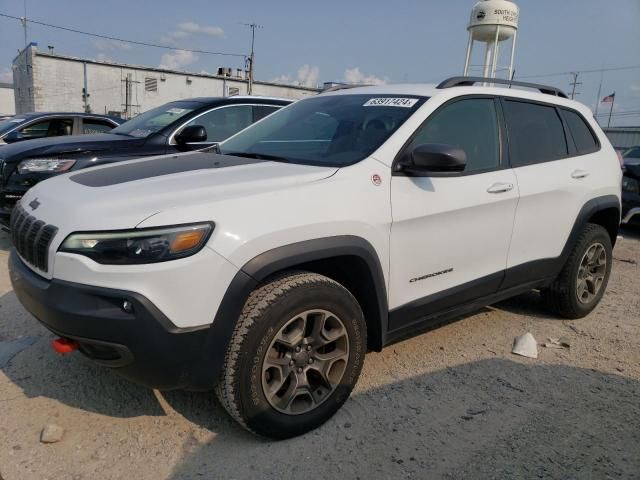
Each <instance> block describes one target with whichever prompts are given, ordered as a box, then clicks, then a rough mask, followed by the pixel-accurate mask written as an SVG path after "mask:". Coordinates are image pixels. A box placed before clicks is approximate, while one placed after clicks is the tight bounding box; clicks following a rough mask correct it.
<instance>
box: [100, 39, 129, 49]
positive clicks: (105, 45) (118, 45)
mask: <svg viewBox="0 0 640 480" xmlns="http://www.w3.org/2000/svg"><path fill="white" fill-rule="evenodd" d="M93 44H94V46H95V47H96V48H97V49H98V50H100V51H102V52H114V51H117V50H120V51H126V50H131V48H132V47H131V45H130V44H128V43H124V42H119V41H117V40H107V39H105V38H99V39H97V40H94V42H93Z"/></svg>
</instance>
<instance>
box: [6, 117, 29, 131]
mask: <svg viewBox="0 0 640 480" xmlns="http://www.w3.org/2000/svg"><path fill="white" fill-rule="evenodd" d="M25 120H26V118H24V117H12V118H7V119H6V120H2V121H1V122H0V135H4V134H5V133H7V132H8V131H10V130H13V129H14V128H16V127H17V126H18V125H20V124H21V123H22V122H24V121H25Z"/></svg>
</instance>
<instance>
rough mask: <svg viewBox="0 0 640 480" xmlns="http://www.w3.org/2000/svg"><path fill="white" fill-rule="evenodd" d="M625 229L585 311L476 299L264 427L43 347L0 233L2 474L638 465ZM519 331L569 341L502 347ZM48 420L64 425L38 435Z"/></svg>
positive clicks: (637, 304)
mask: <svg viewBox="0 0 640 480" xmlns="http://www.w3.org/2000/svg"><path fill="white" fill-rule="evenodd" d="M623 236H624V238H622V239H620V240H619V242H618V245H617V246H616V249H615V262H614V268H613V274H612V278H611V282H610V284H609V289H608V291H607V294H606V296H605V297H604V299H603V301H602V303H601V304H600V306H599V308H598V309H597V310H596V311H595V312H594V313H593V314H591V315H590V316H589V317H588V318H586V319H583V320H579V321H562V320H558V319H556V318H553V317H552V316H549V315H548V314H547V313H546V311H545V310H544V309H543V308H542V306H541V305H540V299H539V298H538V297H537V296H536V294H534V293H531V294H528V295H525V296H522V297H519V298H516V299H512V300H510V301H507V302H503V303H501V304H499V305H496V306H495V307H491V308H487V309H485V310H483V311H480V312H478V313H477V314H475V315H472V316H468V317H466V318H464V319H462V320H460V321H458V322H456V323H453V324H451V325H448V326H446V327H443V328H440V329H438V330H435V331H432V332H430V333H427V334H424V335H422V336H419V337H416V338H413V339H411V340H408V341H405V342H402V343H399V344H396V345H394V346H391V347H388V348H387V349H385V351H384V352H382V353H372V354H369V355H368V356H367V358H366V362H365V367H364V371H363V374H362V377H361V379H360V381H359V383H358V386H357V389H356V391H355V392H354V394H353V396H352V398H351V399H350V400H349V401H348V402H347V404H346V405H345V407H344V408H343V409H342V410H341V411H340V412H339V413H338V414H337V415H336V416H335V417H334V418H333V419H332V420H331V421H329V422H328V423H327V424H326V425H324V426H323V427H322V428H320V429H318V430H316V431H314V432H312V433H310V434H308V435H305V436H303V437H300V438H296V439H293V440H289V441H283V442H269V441H265V440H261V439H257V438H255V437H253V436H252V435H250V434H248V433H246V432H244V431H243V430H241V429H240V428H239V427H237V426H236V425H235V424H234V423H233V422H232V421H231V420H230V419H229V418H228V417H227V416H226V414H225V413H224V411H223V410H222V408H221V407H220V406H219V405H218V404H217V402H216V400H215V398H214V396H213V395H212V394H207V393H185V392H167V393H160V392H153V391H149V390H145V389H143V388H140V387H137V386H136V385H132V384H130V383H128V382H126V381H124V380H121V379H120V378H119V377H117V376H116V375H115V374H114V373H112V372H110V371H108V370H105V369H101V368H99V367H95V366H93V365H92V364H90V363H89V362H87V361H86V360H84V359H83V358H82V357H81V356H80V355H71V356H69V357H64V358H63V357H59V356H56V355H55V354H53V352H52V351H51V348H50V346H49V343H50V339H51V338H52V337H51V335H50V334H49V333H48V332H47V331H46V330H45V329H44V328H42V327H41V326H40V325H39V324H38V323H37V322H36V321H35V320H34V319H33V318H32V317H31V316H30V315H29V314H27V313H26V312H25V311H24V310H23V309H22V307H21V306H20V305H19V304H18V302H17V300H16V298H15V296H14V294H13V292H12V290H11V285H10V283H9V280H8V275H7V273H6V260H7V256H8V253H7V251H8V248H9V247H8V241H7V238H6V236H5V235H4V234H0V346H2V348H3V350H4V351H5V352H6V351H7V350H8V348H10V347H16V349H17V347H18V342H24V344H30V343H32V342H33V343H32V344H31V345H30V346H28V347H27V348H25V349H24V350H22V351H21V352H20V353H18V354H17V355H16V356H15V357H13V359H12V360H11V361H10V362H8V363H6V362H5V364H4V365H2V356H1V355H0V472H1V474H0V478H3V479H4V480H14V479H19V480H23V479H46V478H49V479H56V480H63V479H129V478H136V479H164V478H169V479H183V478H189V479H190V478H207V479H209V478H235V479H241V478H252V479H255V478H282V479H288V478H305V479H309V478H363V479H364V478H372V479H373V478H375V479H377V478H393V479H396V478H451V479H453V478H456V479H457V478H498V479H505V478H562V479H572V478H580V479H582V478H598V479H599V478H640V295H639V294H640V265H639V264H640V231H638V230H635V231H625V232H623ZM526 331H530V332H531V333H532V334H533V335H534V336H535V337H536V339H537V340H538V342H539V343H544V342H546V341H547V338H548V337H561V336H566V337H567V338H568V339H569V341H570V344H571V346H570V348H569V349H550V348H544V347H540V356H539V358H538V359H537V360H532V359H527V358H523V357H517V356H515V355H512V354H511V353H510V348H511V343H512V340H513V337H514V336H516V335H519V334H521V333H524V332H526ZM21 337H22V338H21ZM25 337H26V338H25ZM51 423H53V424H57V425H59V426H61V427H63V428H64V429H65V434H64V437H63V439H62V441H60V442H58V443H54V444H43V443H41V442H40V432H41V430H42V428H43V427H44V426H45V425H47V424H51Z"/></svg>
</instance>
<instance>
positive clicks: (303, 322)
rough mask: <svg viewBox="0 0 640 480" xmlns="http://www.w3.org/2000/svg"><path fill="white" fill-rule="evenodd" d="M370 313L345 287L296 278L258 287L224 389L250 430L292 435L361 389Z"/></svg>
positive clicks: (220, 389)
mask: <svg viewBox="0 0 640 480" xmlns="http://www.w3.org/2000/svg"><path fill="white" fill-rule="evenodd" d="M366 344H367V342H366V327H365V323H364V318H363V315H362V311H361V309H360V306H359V305H358V302H357V301H356V299H355V298H354V297H353V295H351V293H350V292H349V291H348V290H347V289H345V288H344V287H343V286H342V285H340V284H338V283H337V282H335V281H333V280H331V279H329V278H327V277H324V276H322V275H317V274H313V273H292V274H288V275H285V276H282V277H279V278H276V279H274V280H273V281H271V282H268V283H265V284H264V285H262V286H260V287H259V288H258V289H256V290H255V291H254V292H253V293H252V294H251V296H250V297H249V299H248V300H247V303H246V305H245V307H244V309H243V312H242V314H241V316H240V319H239V320H238V324H237V325H236V328H235V331H234V334H233V338H232V341H231V342H230V345H229V348H228V351H227V355H226V358H225V366H224V368H223V373H222V377H221V379H220V381H219V383H218V386H217V387H216V391H217V395H218V398H219V399H220V401H221V403H222V404H223V405H224V407H225V408H226V410H227V411H228V412H229V414H231V416H232V417H234V418H235V419H236V420H237V421H238V422H239V423H240V424H241V425H243V426H244V427H245V428H247V429H249V430H251V431H253V432H255V433H257V434H260V435H264V436H267V437H272V438H288V437H293V436H296V435H300V434H302V433H305V432H307V431H309V430H312V429H314V428H316V427H318V426H319V425H321V424H322V423H324V422H325V421H326V420H328V419H329V418H330V417H331V416H332V415H333V414H334V413H335V412H336V411H337V410H338V409H339V408H340V407H341V406H342V404H343V403H344V402H345V401H346V399H347V398H348V396H349V394H350V393H351V390H352V389H353V387H354V385H355V383H356V381H357V379H358V376H359V374H360V370H361V368H362V364H363V361H364V353H365V349H366Z"/></svg>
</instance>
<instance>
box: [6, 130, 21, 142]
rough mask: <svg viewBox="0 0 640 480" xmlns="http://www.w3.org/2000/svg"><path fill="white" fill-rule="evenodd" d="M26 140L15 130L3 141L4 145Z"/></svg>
mask: <svg viewBox="0 0 640 480" xmlns="http://www.w3.org/2000/svg"><path fill="white" fill-rule="evenodd" d="M24 139H25V138H24V137H23V136H22V132H20V131H19V130H14V131H13V132H9V133H7V134H6V135H5V136H4V138H3V139H2V140H4V143H14V142H19V141H20V140H24Z"/></svg>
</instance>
